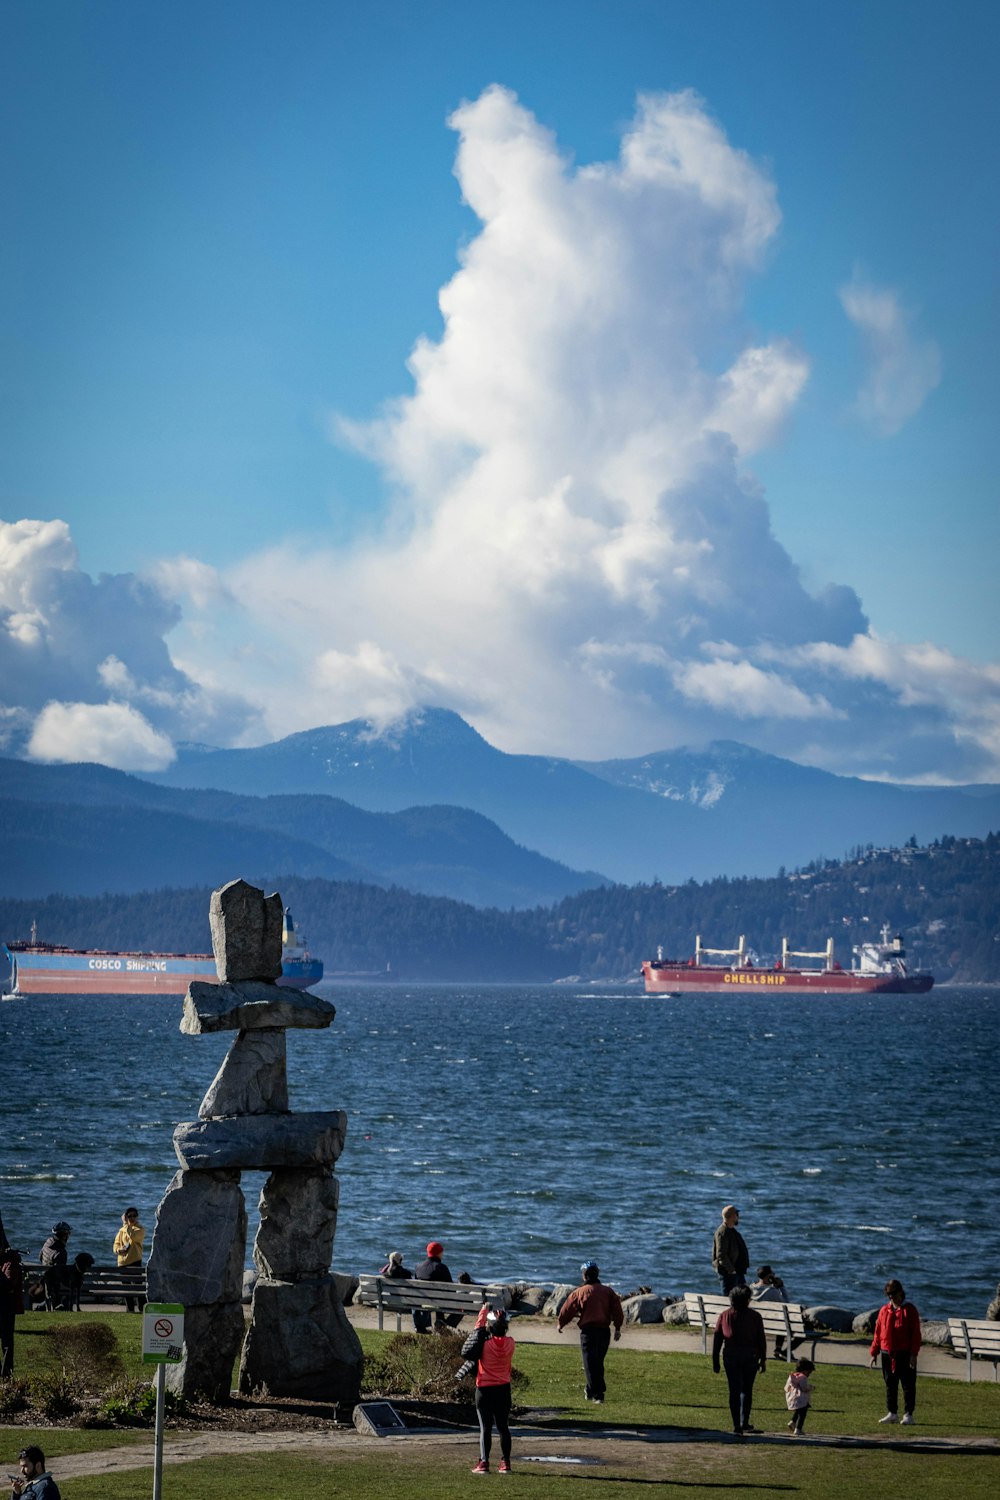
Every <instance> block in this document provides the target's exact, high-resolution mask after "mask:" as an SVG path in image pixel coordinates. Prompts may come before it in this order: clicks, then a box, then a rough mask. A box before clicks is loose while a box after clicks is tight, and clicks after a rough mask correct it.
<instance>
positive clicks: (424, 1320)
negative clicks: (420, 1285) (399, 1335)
mask: <svg viewBox="0 0 1000 1500" xmlns="http://www.w3.org/2000/svg"><path fill="white" fill-rule="evenodd" d="M443 1254H444V1246H443V1245H442V1244H441V1242H440V1240H431V1242H430V1244H429V1245H428V1246H427V1259H426V1260H425V1261H422V1262H421V1264H420V1265H419V1266H417V1268H416V1270H415V1271H414V1273H413V1275H414V1277H415V1278H416V1280H417V1281H451V1280H452V1279H453V1278H452V1274H451V1272H450V1271H449V1270H448V1267H447V1266H446V1265H445V1263H444V1261H443V1260H442V1259H441V1257H442V1255H443ZM461 1321H462V1314H461V1313H447V1314H445V1313H441V1312H439V1313H435V1314H434V1325H435V1327H436V1328H447V1327H452V1328H457V1327H458V1325H459V1323H461ZM413 1326H414V1328H415V1329H416V1330H417V1332H418V1333H429V1332H430V1327H431V1315H430V1313H429V1312H415V1313H414V1314H413Z"/></svg>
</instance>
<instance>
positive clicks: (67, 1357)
mask: <svg viewBox="0 0 1000 1500" xmlns="http://www.w3.org/2000/svg"><path fill="white" fill-rule="evenodd" d="M52 1341H53V1344H54V1347H55V1353H56V1358H57V1359H58V1361H59V1363H60V1364H61V1365H62V1367H63V1370H64V1371H65V1372H66V1374H67V1375H68V1376H69V1377H70V1379H71V1380H72V1381H73V1382H74V1384H75V1385H76V1388H77V1390H79V1391H99V1390H101V1389H102V1388H103V1387H104V1386H105V1385H107V1383H108V1381H109V1380H114V1379H116V1378H118V1377H119V1376H120V1375H121V1373H122V1357H121V1353H120V1352H119V1349H118V1340H117V1339H116V1338H115V1334H114V1330H113V1329H111V1328H109V1327H108V1325H107V1323H65V1324H61V1325H59V1326H58V1327H56V1328H54V1329H53V1331H52Z"/></svg>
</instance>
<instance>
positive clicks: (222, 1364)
mask: <svg viewBox="0 0 1000 1500" xmlns="http://www.w3.org/2000/svg"><path fill="white" fill-rule="evenodd" d="M245 1330H246V1322H245V1319H244V1316H243V1305H242V1303H241V1302H214V1303H212V1304H211V1305H209V1306H207V1307H193V1306H187V1307H185V1309H184V1354H183V1357H182V1359H181V1362H180V1364H177V1365H167V1368H166V1373H165V1375H164V1382H165V1384H166V1386H167V1389H168V1390H171V1391H173V1392H174V1393H175V1394H176V1395H178V1396H187V1397H192V1396H202V1397H204V1398H205V1400H207V1401H214V1402H219V1401H228V1399H229V1394H230V1392H231V1390H232V1383H233V1366H234V1364H235V1363H236V1356H237V1355H238V1354H239V1352H240V1344H241V1343H242V1342H243V1335H244V1332H245Z"/></svg>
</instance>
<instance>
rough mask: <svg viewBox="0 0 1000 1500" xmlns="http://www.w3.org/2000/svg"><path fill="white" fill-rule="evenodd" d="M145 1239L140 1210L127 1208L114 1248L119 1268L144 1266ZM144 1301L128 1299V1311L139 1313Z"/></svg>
mask: <svg viewBox="0 0 1000 1500" xmlns="http://www.w3.org/2000/svg"><path fill="white" fill-rule="evenodd" d="M145 1238H146V1231H145V1229H143V1227H142V1225H141V1224H140V1223H139V1210H138V1209H137V1208H127V1209H126V1210H125V1212H124V1213H123V1214H122V1227H121V1228H120V1229H119V1231H118V1233H117V1234H116V1235H115V1242H114V1245H113V1246H112V1249H113V1250H114V1252H115V1254H116V1255H117V1257H118V1264H119V1266H121V1267H123V1268H124V1267H126V1266H141V1265H142V1242H143V1240H144V1239H145ZM126 1274H127V1273H126ZM144 1300H145V1299H144V1298H143V1297H126V1298H125V1307H126V1310H127V1311H128V1312H139V1311H140V1309H141V1308H142V1305H143V1302H144Z"/></svg>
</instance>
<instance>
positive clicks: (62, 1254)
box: [38, 1219, 73, 1312]
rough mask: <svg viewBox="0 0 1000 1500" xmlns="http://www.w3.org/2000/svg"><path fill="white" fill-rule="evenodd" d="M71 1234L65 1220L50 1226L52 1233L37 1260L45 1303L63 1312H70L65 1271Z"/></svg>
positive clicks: (67, 1279)
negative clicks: (40, 1267)
mask: <svg viewBox="0 0 1000 1500" xmlns="http://www.w3.org/2000/svg"><path fill="white" fill-rule="evenodd" d="M72 1233H73V1230H72V1227H71V1226H70V1225H69V1224H67V1223H66V1220H65V1219H59V1220H58V1222H57V1223H55V1224H53V1226H52V1233H51V1234H50V1235H49V1237H48V1239H47V1240H46V1241H45V1244H44V1245H43V1246H42V1248H41V1250H40V1252H39V1255H38V1259H39V1263H40V1264H41V1265H42V1267H43V1271H42V1280H43V1281H44V1283H45V1297H46V1303H47V1305H48V1306H49V1307H52V1308H57V1309H59V1310H60V1311H63V1312H69V1310H70V1285H69V1272H68V1269H67V1264H66V1263H67V1251H66V1242H67V1240H68V1239H69V1237H70V1235H71V1234H72Z"/></svg>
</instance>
